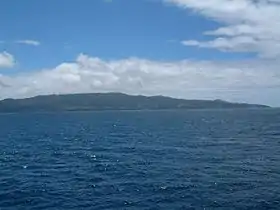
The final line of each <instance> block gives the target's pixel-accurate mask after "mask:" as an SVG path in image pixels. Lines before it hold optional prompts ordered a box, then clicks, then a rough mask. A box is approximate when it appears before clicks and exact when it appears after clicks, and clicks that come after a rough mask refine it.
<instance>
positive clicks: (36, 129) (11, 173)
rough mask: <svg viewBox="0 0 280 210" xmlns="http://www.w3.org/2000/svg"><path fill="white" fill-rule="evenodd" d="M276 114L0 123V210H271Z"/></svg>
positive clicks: (277, 202)
mask: <svg viewBox="0 0 280 210" xmlns="http://www.w3.org/2000/svg"><path fill="white" fill-rule="evenodd" d="M279 208H280V110H277V109H271V110H235V111H234V110H224V111H211V110H208V111H154V112H152V111H139V112H132V111H131V112H130V111H127V112H77V113H60V114H2V115H0V209H1V210H6V209H7V210H14V209H19V210H25V209H28V210H35V209H36V210H37V209H63V210H64V209H65V210H69V209H77V210H80V209H164V210H165V209H166V210H172V209H219V210H220V209H226V210H228V209H241V210H242V209H253V210H258V209H279Z"/></svg>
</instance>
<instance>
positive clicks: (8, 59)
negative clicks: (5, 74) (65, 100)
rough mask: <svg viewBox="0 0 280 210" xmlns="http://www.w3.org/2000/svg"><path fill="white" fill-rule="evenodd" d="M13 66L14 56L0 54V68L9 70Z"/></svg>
mask: <svg viewBox="0 0 280 210" xmlns="http://www.w3.org/2000/svg"><path fill="white" fill-rule="evenodd" d="M14 65H15V59H14V56H13V55H11V54H10V53H7V52H2V53H0V68H11V67H13V66H14Z"/></svg>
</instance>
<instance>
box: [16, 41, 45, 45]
mask: <svg viewBox="0 0 280 210" xmlns="http://www.w3.org/2000/svg"><path fill="white" fill-rule="evenodd" d="M16 43H18V44H25V45H32V46H39V45H40V44H41V43H40V42H39V41H36V40H17V41H16Z"/></svg>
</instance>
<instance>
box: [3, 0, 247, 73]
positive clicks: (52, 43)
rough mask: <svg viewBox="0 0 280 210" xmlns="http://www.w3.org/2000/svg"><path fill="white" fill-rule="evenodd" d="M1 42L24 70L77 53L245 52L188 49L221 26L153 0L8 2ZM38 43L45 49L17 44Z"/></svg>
mask: <svg viewBox="0 0 280 210" xmlns="http://www.w3.org/2000/svg"><path fill="white" fill-rule="evenodd" d="M1 4H2V5H1V7H0V24H1V26H2V30H1V31H2V32H1V34H0V40H2V41H5V42H6V43H5V44H2V45H1V48H2V49H3V50H7V51H9V52H11V53H13V54H14V55H15V56H16V57H17V58H18V62H19V63H20V64H22V66H21V68H20V69H21V70H25V69H26V70H28V69H36V68H42V67H46V66H49V67H51V66H55V65H57V64H59V63H60V62H61V61H67V60H72V59H74V58H75V57H76V55H77V54H78V53H81V52H83V53H86V54H90V55H93V56H98V57H101V58H104V59H111V58H114V59H117V58H125V57H130V56H134V57H141V58H149V59H156V60H180V59H186V58H192V59H237V58H243V57H247V56H246V55H245V54H242V55H240V54H233V53H226V54H225V53H220V52H219V51H217V50H211V49H210V50H209V49H204V50H201V49H197V48H192V47H189V48H187V47H184V46H183V45H181V44H180V41H181V40H184V39H192V38H194V37H195V38H197V39H200V40H204V39H207V37H205V36H203V35H202V32H203V31H207V30H212V29H214V28H216V27H217V23H216V22H213V21H211V20H207V19H206V18H204V17H201V16H198V15H195V14H194V13H193V12H192V11H188V12H186V11H184V10H182V9H180V8H177V7H175V6H173V5H168V6H167V5H163V4H162V2H160V1H150V0H139V1H136V0H113V1H111V2H110V1H103V0H94V1H92V0H82V1H78V0H60V1H57V0H48V1H38V0H26V1H18V0H3V1H2V2H1ZM25 39H26V40H37V41H39V42H40V43H41V46H40V47H32V46H22V45H17V44H14V43H13V41H14V40H25Z"/></svg>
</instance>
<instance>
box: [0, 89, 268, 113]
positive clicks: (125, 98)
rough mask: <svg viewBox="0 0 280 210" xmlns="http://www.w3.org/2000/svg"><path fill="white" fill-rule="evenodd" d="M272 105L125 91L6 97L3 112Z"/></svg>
mask: <svg viewBox="0 0 280 210" xmlns="http://www.w3.org/2000/svg"><path fill="white" fill-rule="evenodd" d="M268 107H269V106H265V105H259V104H246V103H231V102H227V101H222V100H185V99H176V98H171V97H165V96H150V97H148V96H142V95H137V96H136V95H127V94H123V93H85V94H67V95H44V96H35V97H32V98H26V99H5V100H2V101H0V112H2V113H10V112H59V111H98V110H169V109H227V108H231V109H232V108H268Z"/></svg>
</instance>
